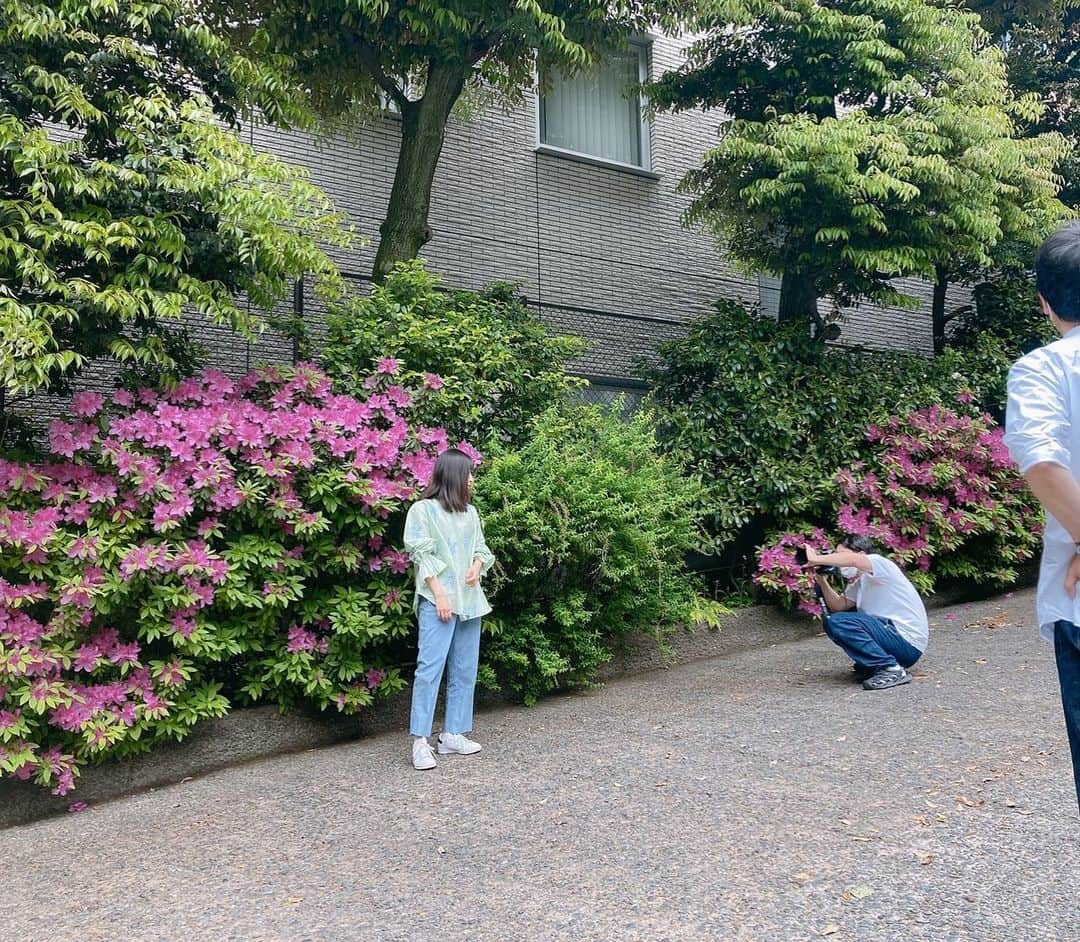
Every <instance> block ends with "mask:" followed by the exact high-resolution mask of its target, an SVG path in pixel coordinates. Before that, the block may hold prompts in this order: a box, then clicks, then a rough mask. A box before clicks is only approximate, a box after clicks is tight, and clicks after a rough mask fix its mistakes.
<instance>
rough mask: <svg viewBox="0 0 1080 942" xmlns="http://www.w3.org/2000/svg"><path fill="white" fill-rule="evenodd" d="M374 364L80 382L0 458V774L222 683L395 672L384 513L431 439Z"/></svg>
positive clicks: (400, 583)
mask: <svg viewBox="0 0 1080 942" xmlns="http://www.w3.org/2000/svg"><path fill="white" fill-rule="evenodd" d="M396 368H397V366H396V363H394V362H393V361H392V360H389V359H386V360H384V361H383V362H381V363H379V364H377V372H376V373H375V374H374V375H375V377H376V379H375V382H374V383H373V384H372V388H370V389H369V390H368V394H367V396H366V398H365V399H364V400H362V401H361V400H358V399H355V398H351V397H347V396H341V395H338V394H335V393H334V392H333V391H332V389H331V384H330V381H329V379H328V378H327V377H326V376H325V374H323V373H322V372H320V371H319V370H317V369H315V368H312V367H309V366H301V367H299V368H297V369H296V371H295V372H294V373H278V372H275V371H274V370H266V371H263V372H260V373H255V374H251V375H249V376H248V377H246V378H244V379H242V380H240V381H239V382H234V381H232V380H230V379H228V378H227V377H225V376H223V375H221V374H217V373H211V372H208V373H205V374H203V375H202V376H201V377H199V378H196V379H189V380H185V381H183V382H181V383H180V384H179V385H177V386H176V387H175V388H173V389H172V390H171V391H168V392H161V393H159V392H155V391H153V390H149V389H144V390H141V391H140V392H139V393H138V394H136V395H132V394H131V393H130V392H128V391H127V390H123V389H121V390H118V391H117V392H116V393H115V394H114V395H113V397H112V400H111V402H106V400H105V399H104V397H102V396H100V395H98V394H95V393H82V394H80V395H78V396H76V397H75V399H74V401H73V404H72V412H73V414H74V420H73V421H72V422H56V423H54V424H53V426H52V428H51V429H50V444H51V450H52V452H53V454H54V455H55V460H54V461H52V462H51V463H48V464H38V465H26V464H16V463H12V462H4V463H3V464H2V465H0V498H2V501H3V509H2V510H0V773H3V774H7V775H14V776H15V777H18V778H29V777H33V778H34V779H36V780H37V781H38V782H39V783H41V784H43V785H48V786H52V787H53V788H54V789H55V790H56V791H57V792H58V793H60V794H63V793H65V792H66V791H68V790H69V789H70V788H71V787H72V784H73V780H74V776H75V775H76V774H77V771H78V767H79V765H80V764H81V763H82V762H83V761H84V760H86V759H88V758H91V757H93V756H97V755H102V754H105V753H113V754H118V755H123V754H127V753H130V752H133V751H136V750H140V749H144V748H146V747H148V746H150V745H152V744H153V743H154V742H157V741H159V740H161V739H164V738H168V737H172V738H181V737H182V736H183V735H184V734H185V733H186V732H188V731H189V730H190V729H191V727H192V726H193V725H194V724H196V723H197V722H198V721H199V720H201V719H203V718H205V717H211V716H218V715H220V714H222V713H223V712H225V711H226V710H227V709H228V707H229V705H230V703H231V702H233V701H235V700H239V701H241V702H254V701H258V700H264V699H270V700H273V701H276V702H279V703H281V704H285V705H287V704H295V703H300V702H304V703H308V704H312V705H315V706H318V707H322V708H326V707H332V708H336V709H338V710H342V711H346V712H353V711H355V710H357V709H359V708H360V707H362V706H364V705H366V704H368V703H371V702H372V700H373V698H375V697H376V696H379V695H382V694H385V693H388V692H391V691H394V690H397V689H399V688H400V687H401V686H403V683H404V682H403V680H402V679H401V678H400V676H399V674H398V671H397V670H396V668H394V667H393V663H394V659H393V655H394V653H395V645H397V644H399V643H400V639H404V638H406V637H407V636H409V635H410V634H411V632H412V612H411V608H410V605H409V602H410V597H409V595H408V593H407V592H405V591H404V589H405V584H406V579H405V573H406V571H407V570H408V567H409V561H408V558H407V557H406V556H404V555H403V554H402V553H401V552H400V551H399V550H397V549H396V548H395V547H394V546H393V545H392V543H391V541H390V539H389V538H388V537H389V533H388V527H389V525H390V521H391V519H392V517H393V515H394V514H395V513H396V512H397V511H399V510H400V509H401V508H402V507H403V506H404V503H405V502H406V501H408V500H409V499H411V498H412V497H413V495H414V493H415V490H416V488H417V486H418V484H420V483H421V482H423V481H425V480H426V478H427V476H428V475H429V473H430V469H431V467H432V466H433V462H434V459H435V456H436V454H437V452H438V451H439V450H440V449H442V448H444V447H446V444H447V438H446V433H445V431H444V430H442V429H438V428H428V427H424V426H417V425H414V424H411V423H410V421H409V419H408V418H407V415H408V409H409V407H410V406H411V404H412V401H413V393H411V392H410V391H408V390H407V389H405V388H404V387H402V386H401V385H400V384H399V383H397V382H396V381H395V378H394V376H393V374H394V372H395V371H396Z"/></svg>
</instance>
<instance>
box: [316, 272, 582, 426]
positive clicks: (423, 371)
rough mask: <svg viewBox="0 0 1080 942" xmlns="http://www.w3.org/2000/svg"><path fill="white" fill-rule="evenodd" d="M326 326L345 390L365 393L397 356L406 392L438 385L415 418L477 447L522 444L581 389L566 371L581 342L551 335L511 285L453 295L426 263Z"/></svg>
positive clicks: (328, 354) (341, 306) (332, 365)
mask: <svg viewBox="0 0 1080 942" xmlns="http://www.w3.org/2000/svg"><path fill="white" fill-rule="evenodd" d="M329 327H330V336H329V340H328V343H327V345H326V350H325V352H324V353H323V355H322V360H323V364H324V366H325V369H326V370H327V372H328V373H329V374H330V375H331V376H332V377H333V378H334V380H335V382H336V384H337V386H338V387H339V388H340V389H342V390H343V391H345V392H353V393H358V392H361V391H362V387H363V384H364V382H365V380H366V379H367V377H369V376H370V375H371V373H372V370H373V367H374V364H375V362H376V361H377V360H379V359H381V358H384V357H393V358H394V359H396V360H399V361H400V362H401V364H402V366H403V371H402V373H401V377H402V379H403V381H404V382H405V383H406V384H410V383H411V384H413V385H417V386H422V385H425V384H427V385H428V386H429V388H430V387H434V390H433V391H434V392H435V395H432V396H430V397H429V399H428V402H427V406H426V408H427V409H428V410H429V411H428V412H427V413H424V414H420V415H418V416H417V418H418V419H419V420H422V421H431V422H434V423H437V424H440V425H444V426H445V428H446V429H447V431H448V432H449V434H450V436H451V438H455V439H457V438H462V439H466V440H468V441H471V442H473V443H474V444H476V445H478V446H480V447H487V446H488V445H489V444H491V443H502V444H508V445H518V444H521V443H522V442H524V441H525V439H526V438H527V435H528V428H529V422H530V420H531V419H532V418H534V417H535V416H537V415H539V414H540V413H541V412H543V411H544V410H545V409H547V408H548V407H549V406H552V405H554V404H555V403H557V402H560V401H561V400H562V399H564V398H565V397H566V394H567V393H568V392H569V391H571V390H573V389H575V388H578V387H579V386H580V385H581V383H580V381H578V380H576V379H574V378H573V377H571V376H569V375H568V374H567V372H566V370H565V368H564V366H565V363H566V361H567V360H569V359H571V358H572V357H575V356H577V355H578V354H579V353H581V351H582V349H583V348H584V341H582V340H580V339H579V338H577V337H559V336H553V335H551V334H550V333H549V332H548V331H547V329H546V328H545V327H544V326H543V325H542V324H541V323H540V322H539V321H538V320H537V319H536V317H535V316H534V315H533V314H532V312H531V311H529V309H528V307H526V305H525V303H524V302H523V301H522V299H521V298H519V297H517V296H516V295H515V294H514V291H513V289H512V288H511V287H510V286H509V285H502V284H500V285H493V286H492V287H490V288H488V289H487V290H486V291H485V292H483V293H477V292H475V291H447V290H444V289H443V288H442V286H441V282H440V279H439V278H438V277H437V276H436V275H433V274H431V273H429V272H427V271H425V269H424V267H423V264H422V263H421V262H419V261H413V262H409V263H406V264H403V265H400V266H398V267H397V268H396V269H395V270H394V272H393V273H392V274H391V275H390V276H389V277H388V278H387V280H386V283H385V284H384V285H382V286H376V287H375V288H373V289H372V292H371V294H370V295H368V296H366V297H352V298H350V299H348V300H346V301H343V302H339V303H337V304H335V305H334V306H333V307H332V309H331V312H330V317H329Z"/></svg>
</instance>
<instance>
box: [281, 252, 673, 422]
mask: <svg viewBox="0 0 1080 942" xmlns="http://www.w3.org/2000/svg"><path fill="white" fill-rule="evenodd" d="M341 275H342V277H343V278H345V279H346V280H347V281H354V282H359V283H364V284H371V283H372V281H373V279H372V277H371V275H369V274H366V273H362V272H356V271H347V270H345V271H342V272H341ZM441 290H444V291H453V290H455V288H454V287H452V286H446V287H443V288H441ZM305 292H306V286H305V283H304V281H303V280H298V281H297V282H296V284H295V287H294V291H293V300H292V307H293V314H294V315H295V316H296V317H297V318H298V319H299V320H300V321H304V319H305V309H306V305H305ZM521 299H522V301H523V302H524V303H525V304H526V305H527V306H528V307H530V308H532V309H533V310H535V311H536V312H537V314H538V315H539V316H540V317H541V318H544V317H545V315H547V319H548V320H549V321H550V320H552V318H551V315H553V314H554V315H559V317H558V321H559V326H560V327H565V326H566V324H565V321H566V320H567V319H569V318H575V317H576V318H582V319H589V320H590V321H592V322H593V323H596V322H602V323H612V324H632V323H636V324H642V325H653V326H654V327H659V328H664V330H663V333H664V334H665V335H668V336H675V335H676V333H678V332H679V331H680V330H682V329H685V326H686V324H685V321H683V320H680V319H679V318H676V317H666V316H663V315H658V314H643V313H638V312H636V311H612V310H607V309H604V308H595V307H585V306H582V305H573V304H563V303H560V302H549V301H544V300H542V299H541V298H532V297H529V296H528V295H527V294H525V293H522V294H521ZM293 346H294V358H295V356H297V355H298V349H297V347H298V344H297V343H294V345H293ZM642 352H644V351H642ZM571 373H572V374H573V375H574V376H577V377H580V378H581V379H584V380H586V381H587V382H588V384H589V385H588V387H587V388H586V389H585V390H583V391H582V393H581V398H582V399H583V400H584V401H586V402H596V403H611V402H614V401H615V400H616V399H617V398H618V397H620V396H621V397H623V400H624V402H625V404H626V407H627V409H628V411H633V410H634V409H636V408H637V406H638V405H639V404H640V402H641V400H642V398H643V397H644V395H645V393H646V392H647V390H648V388H649V387H648V383H646V382H644V381H643V380H642V379H641V378H640V377H639V376H636V375H633V374H632V373H631V372H629V371H628V370H617V371H612V372H606V371H602V370H597V369H595V368H592V369H577V370H573V369H572V370H571Z"/></svg>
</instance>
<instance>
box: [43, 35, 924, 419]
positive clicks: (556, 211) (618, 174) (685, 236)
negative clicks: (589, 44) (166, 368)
mask: <svg viewBox="0 0 1080 942" xmlns="http://www.w3.org/2000/svg"><path fill="white" fill-rule="evenodd" d="M681 61H682V44H681V42H680V41H679V40H676V39H673V38H671V37H657V38H656V39H655V41H654V42H653V43H652V45H651V52H650V61H649V74H650V76H652V77H655V76H658V75H659V74H661V73H662V72H664V71H667V70H668V69H672V68H676V67H678V65H679V64H680V62H681ZM721 120H722V115H720V114H718V113H710V114H702V113H695V112H690V113H684V114H680V115H677V116H674V115H659V116H657V117H656V118H655V119H653V120H652V122H651V124H650V127H649V135H650V140H649V150H650V154H651V166H650V168H649V169H650V171H651V172H650V173H649V174H641V173H635V172H631V171H628V170H626V169H622V168H617V167H613V166H600V165H596V164H594V163H586V162H581V161H578V160H573V159H569V158H567V157H565V156H557V155H553V154H550V153H541V152H538V151H537V143H538V107H537V101H536V98H535V96H534V95H531V94H530V95H527V96H526V98H525V100H524V101H523V102H522V103H520V104H518V105H515V106H512V107H499V106H492V107H487V108H485V109H484V110H483V111H482V112H481V113H480V114H478V115H475V116H472V117H471V118H469V119H468V120H459V119H454V120H452V122H451V125H450V128H449V130H448V133H447V138H446V142H445V146H444V150H443V155H442V159H441V161H440V164H439V169H438V173H437V175H436V180H435V186H434V192H433V200H432V207H431V217H430V223H431V227H432V231H433V233H434V236H433V238H432V240H431V242H429V243H428V244H427V245H426V246H425V247H424V250H423V252H422V257H423V258H424V259H425V260H426V262H427V264H428V266H429V268H431V269H432V270H433V271H436V272H438V273H439V274H441V275H442V276H443V277H444V278H445V280H446V282H447V283H448V284H451V285H454V286H459V287H466V288H479V287H482V286H484V285H486V284H488V283H490V282H492V281H495V280H499V281H510V282H516V283H517V284H519V285H520V287H521V290H522V292H523V294H524V295H526V296H527V298H528V299H529V300H530V302H531V303H532V304H533V305H534V306H535V307H536V309H537V310H538V311H539V312H540V314H541V316H542V317H543V318H544V319H545V320H546V321H547V322H548V323H549V324H550V325H551V326H552V327H553V328H555V329H557V330H560V331H565V332H569V333H575V334H579V335H581V336H584V337H585V338H586V339H587V340H588V341H589V342H590V347H589V349H588V350H587V352H586V353H585V354H584V356H582V357H581V358H580V360H579V361H577V362H576V363H574V364H572V367H573V369H574V370H575V371H577V372H579V373H581V374H583V375H586V376H588V377H590V378H591V379H593V380H594V383H595V390H596V393H597V395H598V396H599V397H602V396H604V395H606V394H607V393H608V392H610V391H611V390H615V389H618V388H620V387H622V386H625V385H628V383H627V380H628V378H631V377H633V376H634V375H635V363H636V361H637V360H638V359H639V358H642V357H645V358H647V357H648V356H649V354H650V353H651V352H652V351H653V350H655V347H656V344H657V343H658V342H660V341H661V340H663V339H665V338H667V337H671V336H674V335H676V334H677V333H678V332H679V331H680V329H681V327H682V325H683V324H685V323H686V321H688V320H690V319H692V318H694V317H695V316H698V315H700V314H701V313H703V312H704V311H706V310H707V309H708V307H709V305H710V303H711V302H712V301H713V300H715V299H716V298H719V297H726V298H734V299H737V300H739V301H742V302H743V303H746V304H750V305H759V304H760V305H761V307H762V308H763V310H765V311H766V312H769V311H770V309H775V302H776V300H777V293H778V282H776V280H775V279H770V278H767V277H760V278H759V277H758V276H754V275H746V274H745V273H743V272H740V271H738V270H736V269H735V268H734V267H733V266H732V265H731V264H730V263H729V262H727V261H726V260H725V259H724V258H723V257H722V256H721V254H720V253H719V252H718V251H717V248H716V246H715V244H714V242H713V240H712V239H711V238H710V237H709V236H707V235H706V234H704V233H701V232H693V231H688V230H687V229H685V228H684V227H683V225H682V221H681V218H682V214H683V212H684V210H685V209H686V207H687V204H688V202H689V197H687V196H686V195H684V194H681V193H679V192H678V185H679V182H680V181H681V180H682V178H683V176H684V175H685V173H686V172H687V171H688V170H690V169H691V168H693V167H695V166H697V165H698V163H699V161H700V158H701V155H702V154H703V153H704V152H705V151H707V150H708V148H709V147H710V145H711V143H712V142H713V141H714V140H715V137H716V132H717V128H718V126H719V123H720V121H721ZM242 133H243V134H244V136H245V137H246V138H247V140H248V141H249V142H250V143H251V144H252V145H253V146H255V147H256V148H259V149H261V150H264V151H268V152H270V153H273V154H275V155H277V156H278V157H280V158H281V159H283V160H285V161H287V162H289V163H291V164H294V165H297V166H302V167H305V168H306V169H307V170H308V172H309V173H310V175H311V178H312V180H313V181H314V182H315V183H316V184H318V185H319V186H320V187H322V188H323V189H325V190H326V192H327V193H329V195H330V196H331V197H332V198H333V200H334V201H335V203H336V205H337V207H338V208H339V210H340V211H342V212H343V213H344V214H345V215H346V217H347V219H348V221H349V223H350V224H351V225H352V226H353V227H354V229H355V231H356V232H357V234H358V236H360V237H361V238H362V239H366V240H367V242H366V244H364V243H362V242H358V243H357V244H356V245H355V246H353V247H351V248H349V249H346V250H338V249H335V250H333V251H332V252H331V254H332V256H333V257H334V258H335V260H336V261H337V262H338V264H339V265H340V266H341V268H342V270H343V271H344V272H345V273H346V275H349V276H354V277H356V279H357V281H356V284H357V287H358V289H359V290H365V286H366V282H365V281H364V280H363V279H365V278H366V276H368V275H369V273H370V271H371V267H372V263H373V261H374V257H375V247H376V243H377V238H378V227H379V224H380V223H381V221H382V218H383V214H384V212H385V208H386V202H387V199H388V197H389V193H390V189H391V184H392V181H393V173H394V165H395V161H396V156H397V149H398V141H399V136H400V122H399V121H398V120H397V119H396V118H394V117H392V116H387V117H383V118H381V119H374V120H373V121H372V122H371V123H369V124H364V125H360V126H357V127H354V128H352V129H350V130H348V131H347V132H344V133H339V134H336V135H335V136H333V137H331V138H328V139H322V138H313V137H311V136H310V135H307V134H301V133H294V132H283V131H281V130H278V129H276V128H270V127H265V126H259V125H255V124H249V125H247V126H245V127H244V128H243V130H242ZM907 284H908V286H909V287H910V289H911V290H912V292H913V293H914V294H916V295H917V296H919V297H920V299H921V303H920V306H919V307H918V308H917V309H915V310H910V309H902V310H901V309H895V310H892V309H889V310H881V309H878V308H872V307H870V306H860V307H858V308H856V309H854V310H852V311H850V312H847V313H846V314H845V316H844V319H843V322H842V324H843V342H845V343H851V344H863V345H866V346H871V347H881V348H891V349H914V350H919V351H922V352H927V353H928V352H930V351H931V326H930V313H929V303H930V287H929V286H928V285H924V284H920V283H918V282H908V283H907ZM304 302H305V303H304V310H305V316H306V318H307V319H308V320H309V322H310V324H311V325H312V327H313V328H314V332H315V334H316V335H318V333H319V327H320V324H321V321H322V317H323V313H324V312H323V311H322V310H321V308H320V304H319V302H318V301H317V299H316V298H315V297H314V296H313V294H312V293H311V291H310V290H307V291H306V292H305V298H304ZM291 303H292V302H291V300H287V301H285V302H283V304H282V309H283V310H284V309H287V308H289V307H290V306H291ZM191 332H192V335H193V337H194V338H195V339H196V340H197V341H199V342H201V343H203V344H205V345H206V347H207V348H208V350H209V352H210V358H211V362H212V364H213V365H215V366H217V367H219V368H223V369H225V370H227V371H229V372H231V373H240V372H243V371H246V370H247V369H250V368H251V367H252V366H255V365H257V364H259V363H263V362H279V363H280V362H289V361H290V360H291V359H292V355H293V351H292V344H291V343H290V342H289V341H288V340H286V339H284V338H282V337H280V336H278V335H276V334H275V333H274V332H273V331H266V332H265V333H263V334H262V335H261V336H260V337H258V338H256V339H254V340H247V339H245V338H243V337H240V336H238V335H236V334H235V333H233V332H232V331H230V330H228V329H225V328H218V327H214V326H212V325H208V324H205V323H193V324H192V325H191ZM81 384H82V385H86V386H90V387H100V388H107V387H108V386H109V385H111V371H110V370H109V369H108V368H107V367H106V366H104V365H100V364H99V365H96V366H95V367H94V368H93V369H91V370H89V371H88V372H87V374H86V375H85V376H84V377H82V379H81ZM629 385H632V383H631V384H629ZM63 406H64V401H63V400H62V399H60V398H59V397H57V398H55V401H48V400H45V401H41V402H39V403H38V411H39V412H40V413H43V414H56V413H58V412H59V411H61V410H62V408H63Z"/></svg>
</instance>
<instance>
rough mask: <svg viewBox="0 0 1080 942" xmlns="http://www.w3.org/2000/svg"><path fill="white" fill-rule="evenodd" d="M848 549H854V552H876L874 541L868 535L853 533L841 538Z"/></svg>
mask: <svg viewBox="0 0 1080 942" xmlns="http://www.w3.org/2000/svg"><path fill="white" fill-rule="evenodd" d="M840 542H841V543H843V544H844V546H846V547H847V548H848V549H849V550H854V551H855V552H856V553H876V552H877V546H875V545H874V541H873V540H871V539H870V537H868V536H856V535H854V534H847V535H845V536H844V537H843V538H842V539H841V540H840Z"/></svg>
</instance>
